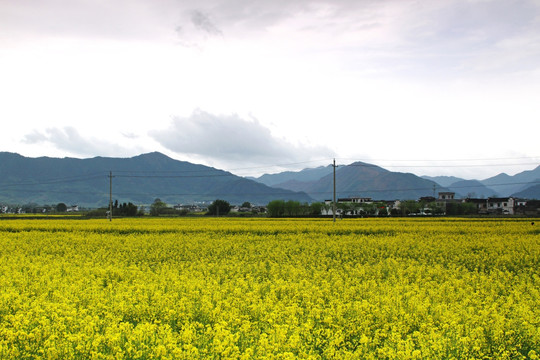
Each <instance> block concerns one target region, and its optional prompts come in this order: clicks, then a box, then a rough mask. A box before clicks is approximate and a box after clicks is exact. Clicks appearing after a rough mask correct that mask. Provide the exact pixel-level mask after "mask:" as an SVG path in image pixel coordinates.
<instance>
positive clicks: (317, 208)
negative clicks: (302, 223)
mask: <svg viewBox="0 0 540 360" xmlns="http://www.w3.org/2000/svg"><path fill="white" fill-rule="evenodd" d="M322 209H323V204H322V203H320V202H314V203H311V205H310V206H309V214H310V215H313V216H319V215H321V214H322Z"/></svg>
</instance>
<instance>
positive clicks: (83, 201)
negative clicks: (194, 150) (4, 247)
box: [0, 152, 312, 207]
mask: <svg viewBox="0 0 540 360" xmlns="http://www.w3.org/2000/svg"><path fill="white" fill-rule="evenodd" d="M110 172H112V175H113V178H112V188H113V200H114V199H118V200H119V201H120V202H132V203H134V204H136V205H140V204H150V203H152V202H153V201H154V199H156V198H160V199H161V200H162V201H164V202H166V203H169V204H177V203H193V202H211V201H213V200H215V199H218V198H219V199H223V200H227V201H229V202H230V203H233V204H241V203H242V202H244V201H249V202H251V203H253V204H262V205H266V204H267V203H268V202H269V201H271V200H275V199H283V200H297V201H302V202H309V201H311V200H312V199H311V198H310V197H309V196H308V195H306V194H305V193H297V192H294V191H291V190H287V189H281V188H274V187H269V186H266V185H264V184H261V183H258V182H255V181H252V180H248V179H245V178H243V177H239V176H236V175H234V174H231V173H229V172H226V171H223V170H219V169H215V168H211V167H207V166H203V165H197V164H192V163H189V162H185V161H178V160H174V159H172V158H170V157H167V156H165V155H163V154H161V153H158V152H153V153H148V154H142V155H139V156H135V157H132V158H107V157H95V158H91V159H74V158H62V159H60V158H49V157H39V158H28V157H24V156H21V155H18V154H14V153H7V152H1V153H0V203H7V204H21V205H22V204H28V203H35V204H56V203H59V202H64V203H66V204H78V205H80V206H82V207H100V206H106V205H107V204H108V202H109V180H110V179H109V173H110Z"/></svg>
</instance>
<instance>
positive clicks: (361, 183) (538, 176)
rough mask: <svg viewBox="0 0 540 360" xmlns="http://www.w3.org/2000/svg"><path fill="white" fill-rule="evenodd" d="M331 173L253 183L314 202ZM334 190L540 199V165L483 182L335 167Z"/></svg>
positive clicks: (324, 192)
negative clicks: (302, 193)
mask: <svg viewBox="0 0 540 360" xmlns="http://www.w3.org/2000/svg"><path fill="white" fill-rule="evenodd" d="M332 172H333V169H332V166H327V167H319V168H314V169H304V170H301V171H298V172H290V171H288V172H283V173H279V174H265V175H262V176H260V177H259V178H256V179H255V180H256V181H260V182H261V183H265V184H267V185H270V186H276V187H280V188H283V189H289V190H293V191H300V190H302V191H305V192H306V193H307V194H308V195H309V196H311V197H312V198H314V199H316V200H324V199H331V198H332V196H333V174H332ZM317 176H319V177H318V178H317ZM336 189H337V190H336V192H337V196H338V197H352V196H358V197H371V198H373V199H378V200H384V199H386V200H393V199H418V198H419V197H421V196H437V193H438V192H440V191H451V192H455V193H456V198H465V197H474V198H487V197H497V196H499V197H504V196H514V197H520V198H528V199H540V166H538V167H536V168H535V169H533V170H527V171H524V172H521V173H519V174H516V175H513V176H510V175H507V174H504V173H501V174H499V175H497V176H494V177H491V178H487V179H484V180H465V179H462V178H458V177H455V176H437V177H429V176H422V177H419V176H416V175H414V174H410V173H400V172H391V171H388V170H386V169H383V168H381V167H379V166H376V165H372V164H367V163H362V162H356V163H353V164H349V165H340V166H339V167H338V168H337V170H336Z"/></svg>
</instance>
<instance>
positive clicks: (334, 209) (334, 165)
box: [332, 159, 337, 222]
mask: <svg viewBox="0 0 540 360" xmlns="http://www.w3.org/2000/svg"><path fill="white" fill-rule="evenodd" d="M332 167H333V168H334V201H333V203H332V213H333V214H334V216H333V218H334V222H336V167H337V166H336V159H334V164H333V165H332Z"/></svg>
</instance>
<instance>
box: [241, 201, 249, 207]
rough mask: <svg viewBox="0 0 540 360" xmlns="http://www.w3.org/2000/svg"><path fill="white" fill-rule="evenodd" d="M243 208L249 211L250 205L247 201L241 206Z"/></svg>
mask: <svg viewBox="0 0 540 360" xmlns="http://www.w3.org/2000/svg"><path fill="white" fill-rule="evenodd" d="M242 207H243V208H247V209H251V203H250V202H249V201H246V202H244V203H243V204H242Z"/></svg>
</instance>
